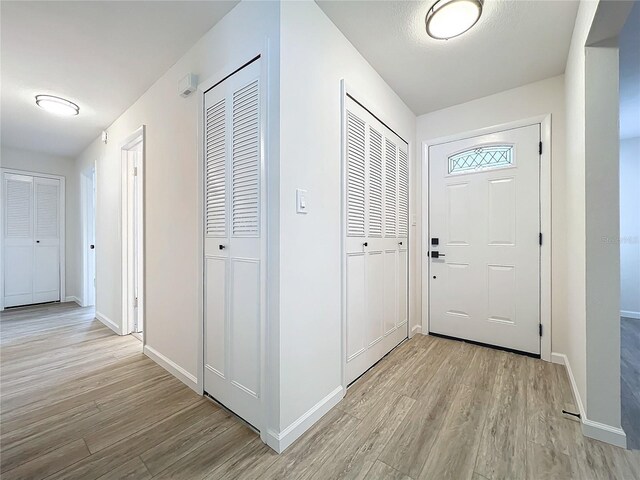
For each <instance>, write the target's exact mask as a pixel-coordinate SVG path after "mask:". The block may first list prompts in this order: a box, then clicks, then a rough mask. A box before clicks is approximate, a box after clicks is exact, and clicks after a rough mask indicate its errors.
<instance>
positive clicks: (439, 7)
mask: <svg viewBox="0 0 640 480" xmlns="http://www.w3.org/2000/svg"><path fill="white" fill-rule="evenodd" d="M482 1H483V0H438V1H437V2H436V3H434V4H433V6H432V7H431V8H430V9H429V12H427V18H426V19H425V21H426V23H427V33H428V34H429V36H431V37H433V38H436V39H438V40H448V39H449V38H453V37H457V36H458V35H461V34H463V33H464V32H466V31H467V30H469V29H470V28H471V27H473V26H474V25H475V24H476V22H477V21H478V20H479V19H480V15H481V14H482Z"/></svg>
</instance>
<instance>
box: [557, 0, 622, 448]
mask: <svg viewBox="0 0 640 480" xmlns="http://www.w3.org/2000/svg"><path fill="white" fill-rule="evenodd" d="M632 6H633V3H632V2H600V1H583V2H581V3H580V6H579V9H578V15H577V19H576V24H575V27H574V31H573V36H572V41H571V48H570V51H569V56H568V60H567V68H566V71H565V92H566V101H567V188H566V198H567V212H571V214H570V215H567V255H568V261H569V263H568V277H567V294H568V296H567V300H568V320H569V322H570V327H571V332H572V335H571V336H570V337H569V343H568V350H567V352H565V353H566V354H567V358H568V359H569V364H570V367H571V371H572V373H573V377H574V379H575V385H576V393H577V395H578V397H579V403H581V405H580V406H581V407H582V412H581V413H582V422H583V425H582V426H583V432H584V433H585V434H586V435H588V436H592V437H594V438H597V439H600V440H604V441H607V442H610V443H614V444H617V445H621V446H624V445H625V444H626V438H625V435H624V432H623V431H622V429H621V427H620V378H619V372H620V318H619V308H620V283H619V279H620V264H619V262H620V253H619V247H618V245H619V242H618V241H617V238H618V237H619V235H620V226H619V215H617V214H616V213H617V212H618V210H619V208H618V207H619V203H618V202H619V191H618V190H619V172H618V168H619V153H618V151H619V146H620V144H619V125H618V123H619V118H618V117H619V98H618V48H617V37H618V35H619V34H620V31H621V29H622V26H623V24H624V21H625V19H626V17H627V15H628V13H629V11H630V10H631V7H632ZM612 213H614V214H613V215H612Z"/></svg>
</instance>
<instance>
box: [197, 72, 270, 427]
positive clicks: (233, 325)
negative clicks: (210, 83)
mask: <svg viewBox="0 0 640 480" xmlns="http://www.w3.org/2000/svg"><path fill="white" fill-rule="evenodd" d="M260 88H261V86H260V60H256V61H254V62H253V63H251V64H250V65H248V66H246V67H245V68H243V69H242V70H240V71H238V72H237V73H235V74H233V75H232V76H231V77H229V78H227V79H226V80H224V81H223V82H222V83H220V84H218V85H216V86H215V87H213V88H212V89H211V90H209V91H207V93H206V94H205V105H204V107H205V108H204V169H205V170H204V182H205V189H204V194H205V198H204V206H205V208H204V214H205V218H204V232H205V238H204V256H205V258H204V274H205V281H204V285H205V292H204V300H205V306H204V315H205V324H204V334H205V335H204V341H205V345H204V351H205V353H204V361H205V368H204V390H205V392H206V393H208V394H209V395H211V396H212V397H213V398H215V399H216V400H217V401H219V402H220V403H222V404H223V405H225V406H226V407H227V408H229V409H230V410H232V411H233V412H234V413H236V414H237V415H239V416H240V417H242V418H243V419H244V420H246V421H247V422H249V423H250V424H252V425H253V426H255V427H256V428H259V427H260V425H261V422H260V419H261V415H260V395H261V392H260V351H261V350H260V338H261V337H260V331H261V311H262V307H263V302H264V293H263V292H264V288H263V287H264V285H263V282H262V269H263V268H264V262H263V259H262V258H261V239H262V235H264V231H263V226H262V222H261V207H262V205H261V203H262V202H261V196H262V190H263V178H262V177H263V176H262V155H261V141H260V138H261V135H260V122H261V115H260V114H261V95H260V91H261V90H260Z"/></svg>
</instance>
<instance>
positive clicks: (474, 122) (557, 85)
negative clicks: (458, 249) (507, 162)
mask: <svg viewBox="0 0 640 480" xmlns="http://www.w3.org/2000/svg"><path fill="white" fill-rule="evenodd" d="M546 114H551V123H552V128H551V129H552V132H551V134H552V145H551V184H552V192H551V196H552V203H551V208H552V212H551V217H552V226H551V229H552V238H551V242H552V245H551V250H552V265H551V272H552V278H551V283H552V289H553V292H552V298H551V300H552V346H551V347H552V351H554V352H556V351H558V352H564V351H565V349H566V345H567V343H568V338H569V337H570V335H571V333H570V331H569V329H568V327H567V322H566V311H567V306H566V303H565V297H566V293H565V277H566V262H565V257H566V254H565V249H566V246H565V243H564V238H565V231H564V226H565V223H566V217H567V215H566V210H565V201H564V195H563V192H564V185H565V160H564V159H565V110H564V77H563V76H562V75H561V76H558V77H554V78H550V79H547V80H542V81H540V82H535V83H531V84H529V85H525V86H522V87H519V88H514V89H512V90H507V91H505V92H501V93H498V94H495V95H490V96H488V97H484V98H480V99H477V100H472V101H470V102H467V103H463V104H461V105H456V106H454V107H449V108H445V109H443V110H438V111H436V112H431V113H427V114H425V115H421V116H420V117H418V121H417V133H416V140H417V141H418V142H423V141H426V140H431V139H435V138H439V137H445V136H449V135H453V134H458V133H464V132H468V131H471V130H477V129H480V128H484V127H491V126H494V125H500V124H503V123H508V122H513V121H518V120H523V119H527V118H531V117H535V116H540V115H546ZM417 166H418V172H419V173H417V174H416V177H417V178H418V179H420V178H421V175H422V165H421V160H418V162H417ZM418 187H420V182H419V181H418ZM419 194H420V193H419ZM417 198H421V197H420V196H419V197H417ZM418 210H419V213H418V218H419V219H421V216H422V205H419V206H418ZM418 232H421V227H420V230H419V231H418ZM419 238H421V235H419ZM416 265H417V266H418V268H420V267H421V265H422V259H420V258H417V259H416ZM418 281H420V277H418ZM423 308H425V309H426V308H427V305H426V304H425V305H423Z"/></svg>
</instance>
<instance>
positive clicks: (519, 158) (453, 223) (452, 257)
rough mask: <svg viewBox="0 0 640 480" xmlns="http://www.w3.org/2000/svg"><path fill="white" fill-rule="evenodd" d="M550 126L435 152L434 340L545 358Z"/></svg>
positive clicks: (432, 172)
mask: <svg viewBox="0 0 640 480" xmlns="http://www.w3.org/2000/svg"><path fill="white" fill-rule="evenodd" d="M539 142H540V126H539V125H531V126H527V127H521V128H515V129H511V130H506V131H503V132H498V133H494V134H490V135H483V136H479V137H473V138H469V139H465V140H459V141H455V142H450V143H444V144H440V145H435V146H432V147H430V149H429V232H430V233H429V235H430V238H429V239H428V241H429V244H430V247H429V248H430V252H429V253H430V263H431V266H430V272H429V304H430V307H429V309H430V317H429V330H430V332H431V333H437V334H442V335H448V336H451V337H456V338H462V339H467V340H472V341H477V342H481V343H485V344H489V345H495V346H500V347H505V348H509V349H513V350H517V351H521V352H527V353H531V354H536V355H537V354H539V353H540V333H539V332H540V331H539V324H540V236H539V232H540V195H539V191H540V189H539V176H540V175H539V168H540V167H539V166H540V154H539Z"/></svg>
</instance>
